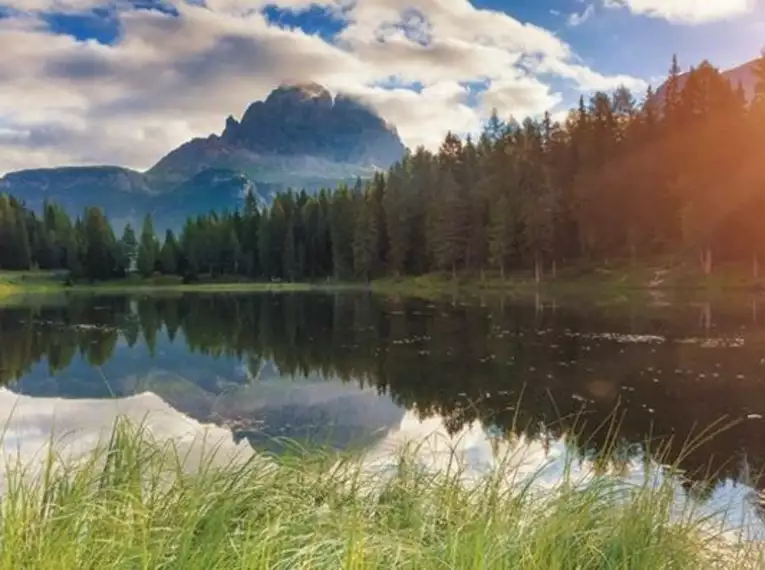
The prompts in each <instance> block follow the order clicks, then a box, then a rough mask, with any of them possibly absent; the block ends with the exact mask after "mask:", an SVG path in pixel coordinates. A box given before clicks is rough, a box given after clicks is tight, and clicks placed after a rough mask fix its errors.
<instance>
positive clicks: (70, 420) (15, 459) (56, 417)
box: [0, 389, 252, 493]
mask: <svg viewBox="0 0 765 570" xmlns="http://www.w3.org/2000/svg"><path fill="white" fill-rule="evenodd" d="M0 417H2V418H3V420H4V422H3V438H2V444H1V445H0V449H1V450H2V455H1V457H2V459H3V464H2V468H0V493H2V492H4V491H5V477H6V473H7V468H9V467H21V468H22V469H23V472H24V473H25V474H26V475H28V476H30V477H33V476H35V475H36V474H38V473H41V472H42V470H43V469H44V468H45V465H46V460H47V457H48V450H49V448H50V446H51V443H52V444H53V448H54V450H55V452H56V453H57V455H58V456H59V457H60V458H61V459H62V460H63V461H64V462H67V463H68V462H70V461H72V460H77V459H78V458H81V457H84V456H85V455H87V454H88V453H89V452H91V451H92V450H94V449H96V448H98V447H103V446H104V445H106V444H107V443H108V441H109V438H110V436H111V434H112V431H113V428H114V426H115V422H116V421H117V418H118V417H119V418H127V419H128V420H130V421H131V422H132V423H133V424H135V425H140V426H142V427H143V428H144V429H145V430H146V433H148V434H151V436H152V437H155V438H157V440H158V441H165V442H167V441H172V442H173V444H174V445H175V447H176V449H178V451H179V455H178V456H179V457H181V458H183V461H184V467H185V468H186V469H188V470H193V469H195V468H196V467H197V466H199V465H200V461H202V459H201V458H202V457H207V458H208V460H206V461H205V462H204V463H205V464H208V463H209V460H213V462H214V464H219V465H228V464H230V463H231V462H232V461H241V460H245V459H246V458H247V457H249V456H251V455H252V448H251V447H249V446H247V445H244V444H237V443H236V442H235V441H234V438H233V437H232V434H231V432H230V431H228V430H226V429H222V428H219V427H217V426H210V425H206V426H205V425H201V424H200V423H199V422H197V421H195V420H193V419H191V418H189V417H187V416H185V415H183V414H181V413H180V412H178V411H177V410H175V409H173V408H172V407H171V406H169V405H168V404H167V403H165V402H163V401H162V399H160V398H159V397H157V396H156V395H154V394H150V393H144V394H140V395H136V396H130V397H127V398H117V399H112V400H107V399H103V400H89V399H83V400H65V399H58V398H34V397H30V396H23V395H18V394H14V393H13V392H11V391H9V390H7V389H0ZM205 449H207V452H205ZM211 450H214V451H215V452H214V453H211Z"/></svg>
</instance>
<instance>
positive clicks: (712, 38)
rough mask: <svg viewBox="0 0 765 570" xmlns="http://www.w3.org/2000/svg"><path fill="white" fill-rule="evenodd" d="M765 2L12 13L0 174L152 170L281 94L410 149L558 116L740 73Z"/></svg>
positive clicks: (56, 4)
mask: <svg viewBox="0 0 765 570" xmlns="http://www.w3.org/2000/svg"><path fill="white" fill-rule="evenodd" d="M763 44H765V0H0V54H2V57H0V173H3V172H9V171H13V170H19V169H24V168H41V167H51V166H60V165H92V164H117V165H122V166H127V167H130V168H135V169H138V170H144V169H147V168H149V167H151V166H152V165H153V164H154V163H155V162H157V161H158V160H159V159H160V158H161V157H162V156H163V155H164V154H166V153H167V152H169V151H170V150H172V149H173V148H175V147H176V146H178V145H179V144H182V143H183V142H185V141H188V140H190V139H191V138H194V137H205V136H208V135H210V134H212V133H218V134H219V133H220V132H221V131H222V129H223V127H224V123H225V119H226V117H227V116H229V115H233V116H234V117H236V118H240V117H241V115H242V114H243V113H244V111H245V109H246V108H247V106H248V105H249V104H250V103H251V102H253V101H255V100H259V99H263V98H264V97H266V96H267V95H268V93H269V92H270V91H271V90H272V89H274V88H275V87H277V86H278V85H280V84H282V83H285V82H305V81H315V82H318V83H321V84H323V85H325V86H326V87H327V88H328V89H330V91H332V92H333V93H337V92H344V93H348V94H351V95H354V96H357V97H359V98H361V99H362V100H363V101H365V102H366V103H368V104H369V105H370V106H371V107H372V108H374V109H375V110H376V111H377V112H378V113H379V114H380V115H381V116H382V117H383V118H384V119H386V120H387V121H388V122H390V123H391V124H392V125H394V126H395V127H396V128H397V129H398V132H399V134H400V135H401V138H402V139H403V141H404V142H405V143H406V144H407V145H408V146H410V147H416V146H418V145H424V146H426V147H428V148H437V146H438V145H439V143H440V142H441V140H443V137H444V136H445V134H446V133H447V132H448V131H449V130H451V131H453V132H457V133H459V134H461V135H465V134H468V133H478V132H480V130H481V128H482V125H483V124H484V123H485V121H486V119H487V118H488V116H489V114H490V113H491V110H492V109H497V111H498V112H499V114H500V115H501V116H502V117H505V118H506V117H510V116H514V117H516V118H519V119H522V118H523V117H525V116H537V115H539V114H541V113H543V112H545V111H551V112H552V113H553V114H554V115H555V116H563V113H564V112H565V110H566V109H567V108H569V107H570V106H572V105H574V104H575V103H576V101H577V100H578V98H579V97H580V96H581V95H584V96H589V95H590V94H591V93H593V92H594V91H597V90H610V89H614V88H616V87H617V86H619V85H625V86H627V87H629V88H630V89H632V90H633V91H634V92H635V94H636V97H637V98H638V99H639V98H640V97H642V94H643V93H644V92H645V89H646V87H647V86H648V85H649V84H652V85H654V86H658V85H659V84H660V83H661V82H662V81H663V78H664V76H665V75H666V72H667V70H668V69H669V65H670V61H671V57H672V54H677V55H678V58H679V61H680V64H681V66H682V67H683V68H688V67H689V66H691V65H695V64H698V63H699V62H700V61H702V60H704V59H708V60H709V61H711V62H712V63H713V64H714V65H717V66H718V67H721V68H723V69H727V68H730V67H733V66H736V65H739V64H742V63H745V62H747V61H750V60H752V59H754V58H755V57H757V55H758V54H759V52H760V49H761V47H762V46H763Z"/></svg>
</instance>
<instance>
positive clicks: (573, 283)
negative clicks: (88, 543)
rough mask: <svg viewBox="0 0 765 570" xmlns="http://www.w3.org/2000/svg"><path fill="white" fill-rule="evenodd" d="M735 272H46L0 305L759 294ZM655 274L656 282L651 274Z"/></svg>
mask: <svg viewBox="0 0 765 570" xmlns="http://www.w3.org/2000/svg"><path fill="white" fill-rule="evenodd" d="M742 270H743V268H741V267H736V266H732V267H721V268H720V269H719V271H718V272H717V273H713V274H712V275H710V276H704V275H702V274H700V272H698V271H695V270H688V268H684V267H679V268H676V269H673V270H657V269H656V266H654V267H651V266H648V265H645V266H636V267H625V266H620V265H616V266H612V267H601V268H596V269H586V270H583V269H581V268H568V269H566V270H562V271H560V272H558V274H557V275H556V276H555V277H554V278H553V277H548V278H545V279H542V280H541V281H540V282H536V280H535V279H534V278H533V276H531V275H529V274H528V273H527V272H516V273H513V274H509V275H508V276H506V278H504V279H502V278H500V277H499V275H495V274H486V275H476V274H467V273H465V274H461V275H458V276H457V278H456V279H454V278H452V277H451V276H450V275H443V274H426V275H421V276H405V277H400V278H396V277H383V278H379V279H375V280H372V281H370V282H356V281H336V280H322V281H304V282H267V281H245V280H241V279H237V278H232V279H230V280H228V279H226V277H221V278H217V279H215V280H205V279H204V278H203V279H202V280H200V281H196V282H191V283H184V282H183V281H182V279H181V278H180V277H176V276H157V277H154V278H138V277H135V276H133V277H128V278H124V279H118V280H114V281H103V282H93V283H90V282H75V283H73V284H66V283H65V275H64V274H62V273H55V272H45V271H24V272H0V299H3V298H11V297H19V296H25V295H41V294H55V293H72V294H103V293H124V294H130V293H154V292H178V293H195V292H199V293H261V292H282V293H299V292H310V291H326V292H336V291H368V292H373V293H378V294H383V295H392V296H410V297H420V298H426V299H437V298H445V297H454V296H484V295H489V296H498V295H501V296H508V297H531V296H535V295H538V294H542V295H545V296H560V297H563V298H565V297H575V298H584V299H587V298H590V299H599V298H603V297H611V298H614V297H617V298H627V299H636V298H641V297H642V298H645V299H650V298H652V297H656V296H672V295H683V296H684V297H686V296H695V295H699V294H703V295H706V296H710V295H711V296H716V295H732V294H733V295H737V294H760V293H765V279H755V278H753V277H752V276H751V275H747V274H746V273H745V272H743V271H742ZM659 274H661V277H660V278H657V277H656V275H659Z"/></svg>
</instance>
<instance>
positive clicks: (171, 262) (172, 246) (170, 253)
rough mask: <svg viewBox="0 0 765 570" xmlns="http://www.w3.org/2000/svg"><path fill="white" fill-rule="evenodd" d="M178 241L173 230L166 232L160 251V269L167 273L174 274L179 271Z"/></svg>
mask: <svg viewBox="0 0 765 570" xmlns="http://www.w3.org/2000/svg"><path fill="white" fill-rule="evenodd" d="M178 251H179V248H178V242H177V241H176V239H175V234H173V230H167V232H166V233H165V242H164V243H163V244H162V249H161V250H160V253H159V270H160V271H161V272H162V273H164V274H165V275H174V274H176V273H177V272H178Z"/></svg>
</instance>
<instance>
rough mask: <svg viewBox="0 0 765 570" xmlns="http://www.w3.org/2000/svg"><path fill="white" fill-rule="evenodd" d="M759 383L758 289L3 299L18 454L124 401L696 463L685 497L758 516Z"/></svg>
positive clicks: (238, 425) (332, 436)
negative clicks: (735, 294) (726, 298)
mask: <svg viewBox="0 0 765 570" xmlns="http://www.w3.org/2000/svg"><path fill="white" fill-rule="evenodd" d="M760 314H761V315H762V316H761V317H760ZM763 380H765V307H762V308H761V309H760V307H758V303H757V302H756V301H754V300H751V299H745V298H736V299H735V300H731V302H729V303H722V304H719V303H717V304H711V303H668V302H665V301H662V300H661V299H657V300H656V301H654V302H650V303H642V304H634V303H633V304H617V305H603V306H598V305H595V304H584V303H563V302H557V303H556V302H554V301H552V300H540V299H536V300H535V301H533V302H521V301H512V300H510V299H503V298H499V297H491V298H487V299H464V300H459V301H454V300H445V301H439V302H434V301H425V300H418V299H400V298H387V297H381V296H375V295H371V294H366V293H351V292H343V293H337V294H327V293H279V294H276V293H261V294H252V295H245V294H206V293H205V294H202V293H194V294H183V295H179V294H172V295H171V294H167V295H164V294H162V295H160V294H156V295H151V296H145V295H144V296H141V295H137V296H101V295H99V296H84V295H83V296H72V297H68V298H56V297H48V298H42V299H38V300H35V301H34V302H32V301H30V302H24V303H21V304H15V305H13V306H7V307H5V308H2V309H0V381H1V382H2V384H3V386H5V389H3V390H2V391H0V414H2V415H4V418H3V419H6V420H7V419H8V418H10V417H12V416H14V414H15V415H16V417H17V418H18V420H17V423H16V424H14V426H13V429H10V430H8V433H7V434H6V443H5V450H6V452H7V451H8V449H9V446H15V448H16V449H20V448H22V447H26V448H27V449H28V450H30V453H33V452H34V449H35V448H36V447H37V446H39V445H41V444H42V443H43V442H44V441H45V440H46V438H47V437H48V436H49V433H50V431H51V429H52V427H51V426H53V424H54V423H55V422H54V420H56V418H58V420H56V421H59V424H57V425H58V427H57V429H58V430H59V432H61V431H66V432H67V433H69V434H70V437H77V436H76V435H72V434H76V433H77V430H81V431H82V433H83V434H86V432H87V430H88V429H89V426H90V425H91V424H98V423H99V422H100V424H104V423H105V422H107V421H109V422H110V421H112V420H113V414H114V412H113V410H114V403H115V402H116V403H119V402H122V403H123V404H122V406H123V408H121V409H123V410H124V409H130V410H132V413H133V414H134V415H135V416H140V414H142V413H144V412H146V411H148V410H155V411H156V410H160V411H162V412H163V413H165V414H166V415H167V414H171V415H172V417H173V421H176V423H177V422H181V423H183V422H186V423H184V424H183V425H186V424H187V423H188V422H199V423H202V424H214V425H215V426H218V427H219V428H221V429H224V430H229V431H230V433H231V434H233V439H234V441H235V442H238V443H239V444H242V443H245V444H248V445H251V446H253V447H254V448H255V449H256V450H269V451H279V450H280V449H281V448H282V447H283V446H285V445H288V441H298V442H301V443H302V444H303V445H306V446H313V445H321V446H332V447H335V448H357V449H366V450H368V449H375V448H377V447H379V446H381V445H382V444H383V443H384V442H386V441H390V440H395V439H396V438H399V439H400V437H401V435H402V434H404V433H410V434H426V433H431V432H439V433H441V434H443V436H444V437H445V438H449V437H452V438H461V441H462V445H463V446H464V448H465V452H466V456H467V457H469V459H470V460H471V461H473V462H474V463H475V465H476V466H478V467H480V466H481V465H485V464H486V463H487V461H488V459H487V458H489V456H491V453H492V450H494V449H496V446H497V442H505V443H507V442H514V444H517V442H521V441H522V442H524V445H526V446H528V447H529V448H533V449H534V450H536V451H535V453H537V455H539V457H540V461H549V462H550V463H552V464H555V463H556V461H558V460H559V459H560V458H561V457H563V456H567V457H569V458H570V457H571V456H572V455H573V456H574V457H575V458H576V460H577V461H578V462H580V463H581V462H588V461H589V462H592V463H594V467H595V469H596V470H601V471H603V472H611V471H615V472H617V473H620V474H621V475H622V476H627V475H628V473H629V472H630V471H635V470H637V471H639V470H640V466H642V465H644V464H645V463H647V462H653V463H660V464H669V463H671V464H673V465H677V466H678V467H679V468H680V469H682V472H683V473H684V477H683V478H682V479H678V488H679V490H680V492H682V493H685V494H687V495H688V496H690V497H692V499H693V500H694V501H698V502H699V503H700V504H701V505H703V506H705V507H706V508H708V509H710V510H715V511H717V510H720V509H724V508H726V507H729V506H730V507H731V508H729V509H728V511H727V512H726V513H725V515H724V516H725V520H726V521H728V522H731V523H733V524H736V525H739V524H742V523H746V525H747V526H748V527H749V526H751V527H753V528H755V527H756V528H760V527H759V525H760V523H759V510H758V508H757V507H756V505H755V504H754V501H753V500H752V498H753V490H754V489H759V488H761V487H762V486H763V484H765V479H763V469H764V468H765V419H763V417H764V416H765V382H763ZM139 395H140V396H139ZM110 410H112V411H110ZM8 421H10V420H8ZM195 425H196V424H195ZM167 426H170V423H168V424H167ZM167 426H166V427H167ZM167 429H170V427H167ZM86 437H87V436H86V435H82V436H81V439H82V438H86ZM605 448H608V449H609V450H610V451H611V453H610V459H609V461H606V462H603V461H601V460H600V459H598V455H599V452H602V451H604V450H605ZM555 473H556V471H555V469H552V470H551V471H550V472H549V476H550V477H552V478H554V477H555Z"/></svg>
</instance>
